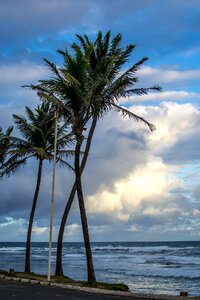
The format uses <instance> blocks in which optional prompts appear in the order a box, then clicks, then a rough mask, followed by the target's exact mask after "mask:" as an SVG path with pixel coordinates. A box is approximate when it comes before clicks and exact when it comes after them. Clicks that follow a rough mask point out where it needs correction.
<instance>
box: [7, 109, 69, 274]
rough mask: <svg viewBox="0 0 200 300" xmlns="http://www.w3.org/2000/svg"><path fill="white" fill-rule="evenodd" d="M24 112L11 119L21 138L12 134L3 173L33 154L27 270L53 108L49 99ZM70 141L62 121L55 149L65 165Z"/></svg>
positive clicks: (49, 153) (49, 155) (51, 142)
mask: <svg viewBox="0 0 200 300" xmlns="http://www.w3.org/2000/svg"><path fill="white" fill-rule="evenodd" d="M26 115H27V119H26V118H25V117H22V116H18V115H13V118H14V123H15V124H16V126H17V128H18V130H19V131H20V133H21V135H22V138H19V137H11V140H12V143H13V144H12V150H11V151H10V154H11V157H10V159H9V160H8V162H7V163H6V164H5V174H10V170H12V169H13V168H15V167H16V166H17V165H18V162H19V161H23V162H24V163H26V162H27V160H28V159H29V158H31V157H35V158H36V159H37V161H38V171H37V180H36V187H35V192H34V197H33V202H32V208H31V213H30V217H29V224H28V231H27V239H26V256H25V272H30V271H31V268H30V247H31V234H32V227H33V220H34V214H35V209H36V205H37V200H38V195H39V189H40V183H41V176H42V167H43V161H44V160H49V161H51V160H52V157H53V154H52V153H53V145H54V119H53V118H52V112H51V110H50V105H49V104H48V103H42V105H41V106H38V107H37V109H35V111H33V110H31V109H30V108H28V107H26ZM71 141H72V139H71V135H69V134H67V133H66V127H65V125H62V126H60V128H59V130H58V151H59V154H60V157H57V161H59V162H60V163H61V164H65V165H67V166H69V165H68V163H67V162H66V161H65V160H64V159H63V156H66V155H67V154H68V152H67V151H66V150H65V147H66V146H67V145H68V144H69V143H71Z"/></svg>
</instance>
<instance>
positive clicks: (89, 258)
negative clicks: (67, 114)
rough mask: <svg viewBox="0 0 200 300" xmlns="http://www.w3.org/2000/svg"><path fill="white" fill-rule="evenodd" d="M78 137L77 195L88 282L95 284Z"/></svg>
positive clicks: (76, 161)
mask: <svg viewBox="0 0 200 300" xmlns="http://www.w3.org/2000/svg"><path fill="white" fill-rule="evenodd" d="M76 138H77V143H76V147H75V160H74V167H75V175H76V191H77V196H78V203H79V209H80V215H81V223H82V230H83V238H84V244H85V251H86V260H87V272H88V283H91V284H95V283H96V278H95V272H94V265H93V259H92V251H91V245H90V237H89V231H88V223H87V216H86V210H85V203H84V197H83V190H82V182H81V168H80V151H81V144H82V140H83V136H81V135H76Z"/></svg>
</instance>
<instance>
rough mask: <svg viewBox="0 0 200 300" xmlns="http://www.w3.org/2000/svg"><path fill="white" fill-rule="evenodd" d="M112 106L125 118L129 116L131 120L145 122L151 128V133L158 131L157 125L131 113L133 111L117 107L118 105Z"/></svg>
mask: <svg viewBox="0 0 200 300" xmlns="http://www.w3.org/2000/svg"><path fill="white" fill-rule="evenodd" d="M112 106H113V107H114V108H115V109H116V110H117V111H119V112H120V113H121V114H122V116H123V117H126V116H128V117H129V118H130V119H134V120H135V121H136V122H143V123H144V124H145V125H147V126H148V127H149V129H150V130H151V131H154V130H156V127H155V125H153V124H151V123H149V122H148V121H147V120H145V119H144V118H142V117H140V116H138V115H136V114H134V113H133V112H131V111H129V110H127V109H125V108H123V107H121V106H119V105H116V104H114V103H112Z"/></svg>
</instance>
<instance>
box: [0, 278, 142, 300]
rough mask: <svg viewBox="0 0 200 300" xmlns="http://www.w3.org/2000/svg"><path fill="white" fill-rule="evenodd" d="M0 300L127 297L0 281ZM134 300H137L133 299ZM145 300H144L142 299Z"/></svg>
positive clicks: (123, 299) (109, 299) (115, 299)
mask: <svg viewBox="0 0 200 300" xmlns="http://www.w3.org/2000/svg"><path fill="white" fill-rule="evenodd" d="M0 299H1V300H11V299H12V300H56V299H58V300H128V299H130V298H129V297H128V298H127V296H118V295H104V294H97V293H95V294H92V293H88V292H84V291H77V290H71V289H66V288H60V287H55V286H42V285H36V284H31V283H28V284H27V283H22V282H14V281H8V280H5V279H0ZM134 300H139V299H137V298H135V297H134ZM143 300H145V299H143Z"/></svg>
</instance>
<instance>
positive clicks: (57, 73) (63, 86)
mask: <svg viewBox="0 0 200 300" xmlns="http://www.w3.org/2000/svg"><path fill="white" fill-rule="evenodd" d="M78 39H79V41H80V42H81V47H80V46H78V45H77V44H73V45H72V48H73V50H74V53H75V54H74V57H72V56H71V55H69V53H68V51H67V50H66V51H59V53H61V54H62V55H63V57H64V66H63V67H62V68H60V69H58V68H57V67H56V65H55V64H54V63H52V62H49V61H48V60H46V63H47V65H48V66H49V68H50V70H51V72H52V74H53V78H52V79H50V80H41V81H40V83H39V84H38V85H37V86H33V85H31V86H30V87H31V88H32V89H35V90H37V91H38V93H39V95H40V96H41V97H43V99H46V100H48V101H51V102H52V103H54V104H55V105H56V106H59V107H62V109H63V112H64V110H66V111H68V112H69V113H70V114H71V124H72V128H73V132H74V134H75V137H76V147H75V163H74V166H75V174H76V181H75V185H74V186H73V189H72V191H71V194H70V201H71V202H72V201H73V197H74V193H75V190H77V195H78V200H79V207H80V212H81V220H82V227H83V235H84V242H85V247H86V256H87V266H88V281H89V282H90V283H95V282H96V279H95V273H94V268H93V261H92V253H91V247H90V241H89V234H88V226H87V218H86V214H85V205H84V198H83V191H82V182H81V173H82V171H83V168H84V165H85V163H86V160H87V155H88V152H89V148H90V143H91V138H92V135H93V132H91V137H90V138H89V139H88V141H87V143H88V144H87V147H88V152H87V151H86V152H85V156H84V158H83V163H82V165H81V166H80V149H81V145H82V142H83V138H84V128H85V126H86V124H87V122H88V121H89V119H90V118H92V119H93V122H92V126H94V128H95V126H96V121H97V119H98V118H99V117H101V116H102V115H104V114H105V113H107V112H108V111H110V110H111V109H112V108H114V109H117V110H118V111H120V112H121V113H122V114H123V116H125V115H128V116H129V117H130V118H134V119H135V120H137V121H142V122H144V123H145V124H146V125H148V126H149V128H150V129H151V130H153V129H154V127H153V125H152V124H150V123H149V122H147V121H146V120H144V119H143V118H142V117H139V116H137V115H135V114H134V113H132V112H130V111H128V110H127V109H125V108H122V107H120V106H119V105H117V103H116V102H117V100H118V99H119V98H120V97H122V96H127V95H131V94H146V93H148V91H149V90H150V89H154V90H160V88H159V87H153V88H150V89H144V88H142V89H133V88H132V87H133V85H134V84H135V83H136V82H137V78H136V77H135V72H136V71H137V70H138V69H139V67H140V66H141V65H142V63H143V62H144V61H146V60H147V58H143V59H142V60H140V61H139V62H137V63H136V64H134V65H133V66H132V67H131V68H129V69H128V70H127V71H126V72H124V73H123V74H122V75H119V71H120V69H121V66H123V65H124V63H126V62H127V60H128V58H129V56H130V54H131V52H132V50H133V49H134V46H133V45H129V46H127V47H126V48H125V49H123V48H121V46H120V42H121V35H117V36H116V37H115V38H114V39H113V40H112V42H110V32H108V33H107V34H106V35H105V37H104V38H103V37H102V33H101V32H99V34H98V36H97V39H96V41H95V43H91V42H90V41H89V39H88V37H87V36H86V35H85V36H84V37H82V36H78ZM94 128H93V129H94ZM68 204H69V202H68ZM68 204H67V206H66V209H65V212H66V211H68V208H70V205H71V204H70V205H68ZM67 207H68V208H67ZM63 224H64V225H65V220H64V221H63V220H62V227H63ZM61 235H62V234H61ZM59 272H60V270H58V273H59Z"/></svg>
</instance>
